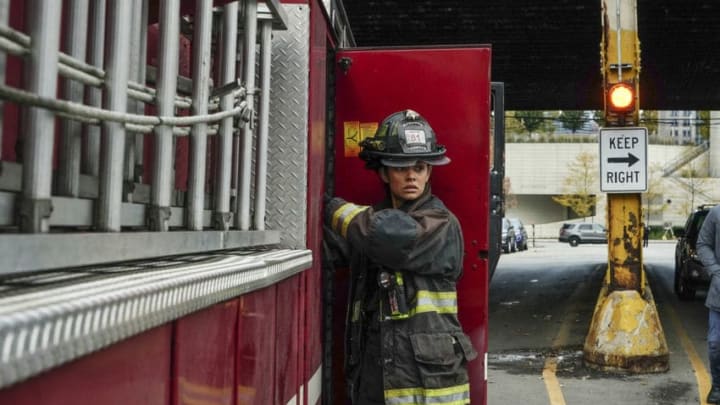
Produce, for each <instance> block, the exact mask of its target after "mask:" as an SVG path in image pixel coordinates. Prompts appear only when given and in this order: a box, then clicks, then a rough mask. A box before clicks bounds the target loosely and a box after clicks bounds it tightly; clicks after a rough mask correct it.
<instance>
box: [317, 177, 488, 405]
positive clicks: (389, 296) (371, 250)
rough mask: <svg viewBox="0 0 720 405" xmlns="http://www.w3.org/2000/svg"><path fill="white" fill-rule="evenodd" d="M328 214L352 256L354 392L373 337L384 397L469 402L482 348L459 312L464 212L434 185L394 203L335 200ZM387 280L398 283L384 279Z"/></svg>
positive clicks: (397, 402) (402, 404) (349, 350)
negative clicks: (459, 214)
mask: <svg viewBox="0 0 720 405" xmlns="http://www.w3.org/2000/svg"><path fill="white" fill-rule="evenodd" d="M325 212H326V223H327V225H328V226H329V227H330V228H331V229H332V232H334V233H335V236H336V237H337V236H339V239H338V240H339V241H341V242H342V243H345V244H346V246H345V248H346V249H347V250H346V254H347V255H348V256H349V257H348V260H349V266H350V272H351V283H350V290H351V291H350V293H349V302H348V313H347V320H346V342H345V344H346V347H345V351H346V352H345V368H346V370H345V372H346V376H347V379H348V384H349V389H350V395H351V397H352V398H353V400H355V398H357V394H358V392H357V390H358V381H359V378H360V375H361V373H363V372H364V371H363V370H362V365H363V363H364V362H363V361H362V359H363V356H365V355H367V353H364V351H365V349H366V346H367V343H368V340H373V339H374V340H376V341H377V342H379V345H380V348H381V349H380V354H379V356H380V359H379V360H380V361H379V362H378V363H379V364H380V365H381V368H382V376H383V391H384V397H385V403H386V404H392V405H406V404H466V403H469V402H470V389H469V381H468V375H467V362H468V361H469V360H472V359H473V358H475V357H476V356H477V353H476V352H475V350H474V349H473V347H472V345H471V343H470V339H469V338H468V337H467V336H466V335H465V333H463V331H462V329H461V326H460V323H459V321H458V317H457V292H456V282H457V280H458V278H459V277H460V275H461V274H462V259H463V239H462V232H461V229H460V224H459V222H458V220H457V218H456V217H455V216H454V215H453V214H452V213H451V212H450V211H449V210H448V209H447V208H446V207H445V205H444V204H443V203H442V201H440V200H439V199H438V198H437V197H435V196H433V195H432V194H431V193H430V187H429V186H428V187H427V188H426V190H425V192H424V193H423V194H422V195H421V197H420V198H418V199H417V200H414V201H408V202H406V203H405V204H404V205H403V206H401V207H399V208H397V209H394V208H392V206H391V204H390V201H389V200H386V201H383V202H382V203H380V204H378V205H376V206H372V207H368V206H360V205H356V204H353V203H350V202H346V201H344V200H342V199H340V198H333V199H331V200H330V201H329V202H328V203H327V205H326V211H325ZM381 278H384V279H386V280H387V279H388V278H390V279H391V280H392V283H391V286H390V287H386V288H383V287H381V286H380V285H379V284H380V283H379V279H381ZM399 303H400V305H399ZM377 334H379V336H377ZM379 367H380V366H379ZM367 371H368V370H365V372H367Z"/></svg>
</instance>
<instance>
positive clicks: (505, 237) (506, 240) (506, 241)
mask: <svg viewBox="0 0 720 405" xmlns="http://www.w3.org/2000/svg"><path fill="white" fill-rule="evenodd" d="M500 241H501V244H502V250H503V252H505V253H510V252H515V251H517V239H516V237H515V228H514V227H513V225H512V223H511V222H510V220H509V219H507V218H503V219H502V239H500Z"/></svg>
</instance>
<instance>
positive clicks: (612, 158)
mask: <svg viewBox="0 0 720 405" xmlns="http://www.w3.org/2000/svg"><path fill="white" fill-rule="evenodd" d="M646 190H647V128H640V127H638V128H626V127H612V128H601V129H600V191H602V192H605V193H637V192H643V191H646Z"/></svg>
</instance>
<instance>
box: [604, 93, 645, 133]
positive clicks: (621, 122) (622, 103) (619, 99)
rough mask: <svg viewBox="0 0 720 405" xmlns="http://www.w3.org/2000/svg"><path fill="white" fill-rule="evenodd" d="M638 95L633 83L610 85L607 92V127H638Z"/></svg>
mask: <svg viewBox="0 0 720 405" xmlns="http://www.w3.org/2000/svg"><path fill="white" fill-rule="evenodd" d="M637 117H638V111H637V94H636V91H635V86H634V85H633V84H632V83H627V82H620V83H612V84H609V85H608V87H607V90H606V91H605V122H606V125H607V126H633V125H637Z"/></svg>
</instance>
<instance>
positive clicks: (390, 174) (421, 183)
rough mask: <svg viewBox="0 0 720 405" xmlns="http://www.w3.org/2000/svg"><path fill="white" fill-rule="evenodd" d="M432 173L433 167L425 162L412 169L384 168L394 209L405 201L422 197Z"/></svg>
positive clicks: (382, 174) (381, 172)
mask: <svg viewBox="0 0 720 405" xmlns="http://www.w3.org/2000/svg"><path fill="white" fill-rule="evenodd" d="M431 172H432V166H430V165H429V164H427V163H425V162H418V163H416V164H415V165H414V166H410V167H384V168H383V169H382V170H380V176H381V177H382V179H383V181H384V182H385V183H387V184H388V185H389V186H390V195H391V197H392V201H393V207H395V208H397V207H399V206H400V205H402V204H403V203H404V202H405V201H411V200H415V199H417V198H418V197H420V195H421V194H422V193H423V191H425V186H426V185H427V183H428V181H429V180H430V173H431Z"/></svg>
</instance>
